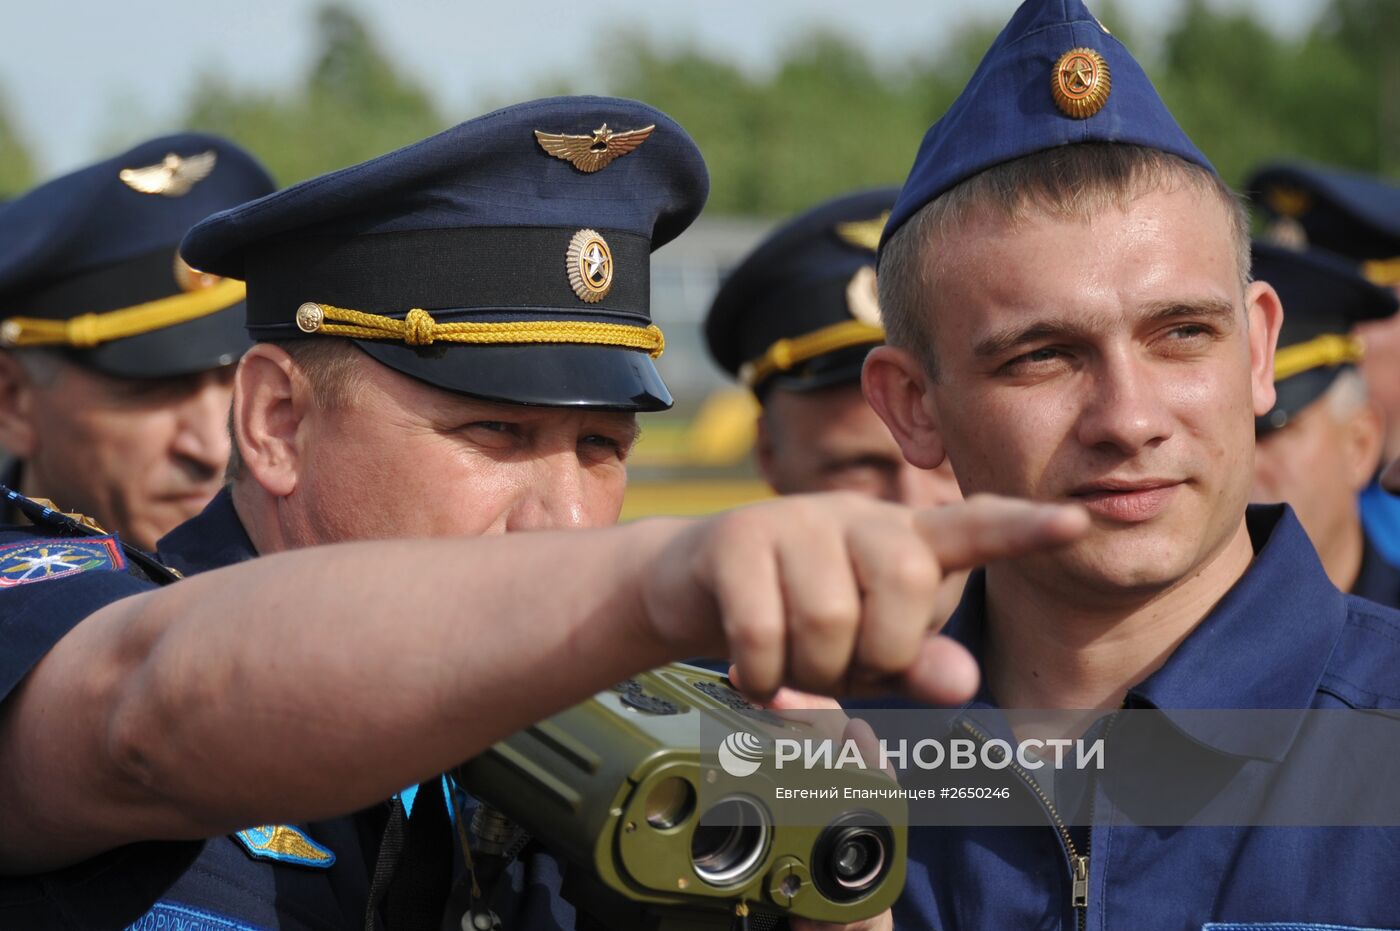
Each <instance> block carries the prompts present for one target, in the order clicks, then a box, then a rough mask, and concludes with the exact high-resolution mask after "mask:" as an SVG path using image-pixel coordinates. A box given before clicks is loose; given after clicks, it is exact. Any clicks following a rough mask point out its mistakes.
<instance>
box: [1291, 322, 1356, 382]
mask: <svg viewBox="0 0 1400 931" xmlns="http://www.w3.org/2000/svg"><path fill="white" fill-rule="evenodd" d="M1365 354H1366V345H1365V344H1364V343H1363V342H1361V340H1359V339H1357V338H1356V337H1355V336H1340V335H1338V334H1336V333H1324V334H1323V335H1322V336H1319V337H1316V338H1315V339H1310V340H1308V341H1307V342H1306V343H1295V344H1294V345H1292V346H1285V347H1283V348H1282V349H1280V350H1278V351H1277V352H1275V353H1274V381H1283V380H1284V379H1285V378H1292V377H1293V376H1294V375H1301V374H1303V373H1304V372H1310V371H1312V370H1313V369H1318V368H1322V367H1323V366H1331V365H1346V364H1347V363H1348V362H1357V361H1360V359H1361V357H1362V356H1364V355H1365Z"/></svg>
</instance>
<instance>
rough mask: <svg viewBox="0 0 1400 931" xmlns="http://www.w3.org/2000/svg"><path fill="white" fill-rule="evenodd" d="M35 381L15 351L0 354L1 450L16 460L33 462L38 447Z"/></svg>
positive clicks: (0, 352) (36, 388)
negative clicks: (35, 420) (35, 425)
mask: <svg viewBox="0 0 1400 931" xmlns="http://www.w3.org/2000/svg"><path fill="white" fill-rule="evenodd" d="M37 390H39V388H38V386H37V385H35V384H34V379H33V378H31V377H30V375H29V372H28V371H26V370H25V367H24V366H23V365H22V364H21V363H20V360H19V358H18V357H17V356H16V355H15V354H14V353H13V352H6V351H0V447H3V448H4V450H5V451H6V452H8V453H9V454H10V455H12V456H14V457H15V458H16V459H32V458H33V457H34V453H35V452H36V450H37V446H38V436H37V433H36V431H35V430H34V404H35V397H34V392H35V391H37Z"/></svg>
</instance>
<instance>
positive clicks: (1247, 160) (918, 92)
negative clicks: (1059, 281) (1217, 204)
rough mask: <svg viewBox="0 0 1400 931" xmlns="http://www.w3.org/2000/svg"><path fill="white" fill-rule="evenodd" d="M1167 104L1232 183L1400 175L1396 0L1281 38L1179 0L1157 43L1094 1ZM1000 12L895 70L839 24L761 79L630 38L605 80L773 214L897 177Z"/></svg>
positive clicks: (1195, 0) (730, 205)
mask: <svg viewBox="0 0 1400 931" xmlns="http://www.w3.org/2000/svg"><path fill="white" fill-rule="evenodd" d="M1095 8H1096V9H1097V10H1098V11H1099V14H1100V18H1101V19H1102V20H1103V21H1104V22H1105V24H1108V25H1109V28H1110V29H1112V30H1113V33H1114V35H1116V36H1117V37H1118V38H1119V39H1121V40H1122V41H1124V42H1125V43H1127V44H1128V45H1129V47H1130V48H1133V49H1134V52H1135V54H1137V55H1138V57H1139V60H1141V61H1143V62H1144V65H1145V67H1146V68H1147V70H1148V72H1149V74H1150V75H1151V76H1152V78H1153V80H1154V82H1155V83H1156V84H1157V87H1158V89H1159V91H1160V92H1161V93H1162V96H1163V98H1164V99H1165V100H1166V102H1167V104H1168V106H1169V107H1170V108H1171V110H1172V112H1173V113H1174V114H1175V115H1176V117H1177V119H1178V120H1179V121H1180V122H1181V124H1182V126H1183V127H1184V128H1185V129H1186V131H1187V133H1188V134H1190V136H1191V137H1192V139H1194V140H1195V141H1196V143H1197V144H1198V145H1199V146H1200V147H1201V148H1202V150H1204V151H1205V153H1206V154H1207V156H1208V157H1210V158H1211V160H1212V161H1213V162H1214V163H1215V165H1216V167H1217V168H1218V169H1219V170H1220V172H1221V174H1222V175H1224V177H1225V178H1226V180H1228V181H1230V182H1231V183H1233V184H1235V185H1239V184H1240V183H1242V182H1243V180H1244V179H1245V177H1246V176H1247V175H1248V173H1249V172H1250V170H1252V169H1253V168H1255V167H1257V166H1258V165H1259V164H1260V163H1262V162H1264V161H1268V160H1271V159H1278V158H1288V157H1301V158H1306V159H1310V160H1313V161H1319V162H1328V163H1331V164H1335V165H1341V166H1347V167H1352V168H1356V169H1359V170H1362V171H1372V172H1380V173H1389V174H1392V175H1395V174H1400V55H1396V54H1395V49H1394V37H1395V36H1398V35H1400V3H1397V2H1395V0H1332V4H1331V5H1330V6H1329V8H1328V10H1327V11H1326V14H1325V15H1324V16H1323V18H1322V20H1321V21H1320V23H1319V24H1318V26H1317V28H1315V29H1313V30H1311V31H1309V32H1308V33H1307V34H1306V35H1305V36H1303V37H1301V38H1298V39H1292V38H1284V37H1281V36H1279V35H1278V34H1276V33H1275V32H1274V31H1273V30H1272V29H1271V28H1269V26H1268V25H1267V24H1266V23H1265V22H1263V21H1261V20H1259V19H1257V18H1255V17H1254V15H1252V14H1250V13H1248V12H1244V11H1242V10H1240V9H1239V8H1238V7H1226V6H1225V5H1224V4H1217V3H1207V2H1206V0H1186V3H1185V4H1184V6H1183V8H1182V10H1181V12H1180V14H1179V15H1178V18H1177V20H1176V22H1175V24H1174V26H1173V27H1172V28H1171V30H1170V31H1169V32H1168V34H1167V35H1166V36H1165V37H1164V39H1163V40H1162V41H1161V42H1160V43H1159V44H1158V45H1157V46H1155V47H1146V46H1145V45H1144V44H1142V43H1140V42H1139V40H1138V36H1137V34H1136V33H1135V32H1134V30H1133V24H1132V22H1131V21H1130V20H1129V19H1127V18H1126V16H1125V15H1124V13H1123V9H1122V4H1121V3H1120V2H1114V0H1110V2H1104V3H1098V4H1095ZM997 28H999V24H990V23H977V22H973V23H965V24H963V25H962V26H961V27H959V28H957V29H955V30H954V31H953V32H952V33H951V34H950V35H947V36H944V37H942V39H941V40H940V41H937V42H930V43H929V47H930V48H933V49H937V51H935V52H933V53H932V54H929V55H926V56H923V57H922V58H921V59H920V60H917V61H913V62H909V63H906V64H905V65H904V66H903V67H901V68H898V69H896V70H880V69H878V68H877V67H876V63H875V61H874V60H873V59H872V57H871V56H869V55H867V54H865V53H864V52H863V51H861V50H860V49H858V48H857V47H855V46H853V45H851V44H850V43H849V42H847V41H846V40H844V39H842V38H841V37H839V36H836V35H833V34H829V33H821V34H815V35H811V36H808V37H807V38H806V39H803V40H802V41H799V42H797V43H796V44H794V45H793V46H791V47H790V48H789V49H788V50H787V52H786V53H785V54H784V55H783V57H782V58H781V60H780V61H779V63H778V67H777V69H776V71H775V72H774V74H773V75H772V76H771V77H769V78H757V77H751V76H748V75H746V74H745V73H742V72H740V71H738V70H737V69H735V68H734V67H733V66H731V65H728V64H726V63H724V62H722V61H721V60H719V59H716V58H712V57H708V56H706V55H703V54H701V53H698V52H696V51H694V50H682V51H678V52H672V53H670V54H662V53H659V52H657V51H655V50H654V49H650V48H649V47H648V43H647V42H646V41H645V40H643V39H635V40H634V41H633V42H631V43H629V46H630V47H639V48H641V49H643V51H641V52H639V53H638V55H637V57H636V58H634V59H632V60H631V61H629V62H626V63H625V64H624V65H623V66H622V67H620V68H618V69H617V70H616V71H615V72H614V74H613V75H612V85H611V90H612V91H613V92H615V93H619V94H623V95H626V96H631V97H638V98H641V99H643V100H646V101H648V102H650V103H653V104H655V105H657V106H659V107H660V108H661V109H663V110H666V111H667V112H668V113H671V114H672V115H674V116H675V117H676V118H677V119H678V120H679V121H680V123H681V125H683V126H685V127H686V128H687V129H688V130H690V132H691V133H692V135H693V136H694V137H695V140H696V142H697V143H699V145H700V149H701V151H703V152H704V153H705V157H706V161H707V162H708V163H709V165H710V168H711V173H712V176H713V193H712V195H711V199H710V204H711V209H713V210H715V211H717V212H722V213H756V214H766V215H781V214H784V213H790V212H793V211H796V210H800V209H802V208H804V207H806V206H808V205H810V204H812V203H814V202H816V201H818V200H821V199H822V198H824V197H827V196H830V195H833V194H836V193H838V192H841V191H846V190H850V189H852V188H856V187H861V186H866V185H872V184H882V183H897V182H898V181H899V180H900V179H901V178H902V177H903V175H904V172H905V171H906V170H907V168H908V166H909V163H910V161H911V160H912V158H913V155H914V151H915V147H916V146H917V144H918V141H919V139H921V138H922V136H923V133H924V131H925V130H926V129H927V127H928V126H929V125H930V124H931V123H932V122H933V121H934V120H936V119H937V118H938V116H939V115H940V114H942V113H943V112H944V110H946V108H947V106H948V105H949V104H950V103H951V102H952V101H953V99H954V97H955V96H956V95H957V94H958V92H959V91H960V90H961V89H962V87H963V86H964V84H965V83H966V82H967V80H968V78H969V77H970V76H971V74H972V71H973V70H974V69H975V68H976V66H977V63H978V62H979V61H980V60H981V56H982V53H983V52H984V51H985V49H986V48H987V46H988V45H989V44H990V43H991V41H992V38H993V37H994V35H995V33H996V30H997Z"/></svg>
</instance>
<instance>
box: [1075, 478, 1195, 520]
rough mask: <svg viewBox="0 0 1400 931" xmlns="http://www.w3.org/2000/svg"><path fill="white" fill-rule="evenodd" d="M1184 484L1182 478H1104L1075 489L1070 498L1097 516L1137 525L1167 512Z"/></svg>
mask: <svg viewBox="0 0 1400 931" xmlns="http://www.w3.org/2000/svg"><path fill="white" fill-rule="evenodd" d="M1181 485H1182V482H1181V480H1180V479H1163V478H1142V479H1130V480H1129V479H1122V480H1118V479H1103V480H1101V481H1097V482H1086V483H1085V484H1083V485H1080V486H1078V487H1076V488H1074V489H1072V490H1071V491H1070V493H1069V496H1070V499H1071V500H1074V501H1078V502H1079V503H1080V504H1082V505H1084V507H1085V508H1087V509H1088V511H1089V513H1091V514H1093V515H1094V516H1095V517H1103V518H1107V519H1108V520H1113V521H1118V522H1120V523H1126V524H1136V523H1141V522H1142V521H1148V520H1151V519H1152V518H1154V517H1156V516H1157V515H1159V514H1161V513H1162V512H1163V511H1164V510H1166V508H1167V505H1169V504H1170V503H1171V501H1172V498H1173V497H1175V495H1176V492H1177V489H1178V488H1180V487H1181Z"/></svg>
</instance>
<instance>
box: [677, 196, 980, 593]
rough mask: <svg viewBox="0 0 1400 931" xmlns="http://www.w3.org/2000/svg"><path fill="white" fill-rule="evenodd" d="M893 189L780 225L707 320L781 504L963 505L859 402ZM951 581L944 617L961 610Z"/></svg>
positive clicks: (949, 483)
mask: <svg viewBox="0 0 1400 931" xmlns="http://www.w3.org/2000/svg"><path fill="white" fill-rule="evenodd" d="M896 194H898V189H896V188H881V189H876V190H869V191H860V192H857V193H853V194H847V195H843V196H841V197H838V198H835V199H834V200H829V201H825V202H823V203H821V204H818V205H817V206H815V207H813V208H812V209H810V210H807V211H805V212H804V213H801V214H799V215H798V216H796V217H794V218H792V219H791V220H789V221H788V222H787V223H784V224H783V225H782V226H781V227H779V228H778V229H777V230H776V231H774V232H773V233H772V234H771V235H770V236H768V237H767V238H766V239H765V240H763V242H761V243H759V244H758V245H757V246H756V247H755V248H754V250H753V251H752V252H750V253H749V254H748V255H747V256H746V257H745V258H744V260H743V261H742V262H741V263H740V264H739V266H738V267H737V268H736V269H735V270H734V271H733V272H732V273H731V274H730V276H729V277H728V278H727V279H726V280H725V283H724V286H723V287H722V288H720V291H719V293H718V294H717V295H716V297H715V300H714V302H713V304H711V306H710V311H709V314H708V315H707V317H706V319H705V339H706V344H707V345H708V347H709V350H710V355H711V357H713V358H714V360H715V362H716V363H717V364H718V365H719V366H720V367H721V368H723V369H724V370H725V371H727V372H729V374H730V375H732V376H733V377H734V378H735V379H737V380H738V381H739V382H741V383H742V384H743V385H744V386H745V387H747V388H748V389H749V390H751V391H752V392H753V393H754V397H755V398H757V399H758V402H759V404H761V405H762V411H761V413H760V415H759V418H758V443H757V449H756V453H757V460H758V467H759V471H760V472H761V473H762V474H763V477H764V479H765V480H766V481H767V482H768V484H769V485H770V486H772V488H773V490H774V491H776V492H777V493H778V494H780V495H791V494H805V493H810V492H817V491H855V492H860V493H861V494H867V495H871V496H873V497H876V498H880V499H882V500H885V501H894V502H898V503H900V504H907V505H910V506H912V507H928V506H932V505H938V504H947V503H949V502H952V501H960V500H962V494H961V493H960V492H959V491H958V483H957V479H955V478H954V477H953V471H952V468H951V467H950V466H948V465H947V464H946V463H945V464H944V465H942V466H940V467H939V468H937V469H932V470H929V469H920V468H917V467H915V466H913V465H911V464H910V463H908V462H906V461H905V459H904V456H903V454H902V453H901V452H900V451H899V446H898V445H897V444H896V443H895V441H894V437H892V436H890V432H889V428H888V427H886V426H885V425H884V423H883V422H882V421H881V420H880V418H879V417H878V416H876V414H875V412H874V411H873V410H871V409H870V405H869V404H867V403H866V401H865V397H864V395H862V394H861V391H860V370H861V365H862V363H864V361H865V356H866V353H868V352H869V351H870V349H871V348H872V347H874V346H878V345H880V344H881V343H883V342H884V339H885V331H884V327H883V325H882V324H881V322H880V309H879V302H878V298H877V296H876V293H875V248H876V246H877V245H878V244H879V241H880V231H881V230H882V229H883V228H884V223H885V218H886V217H888V216H889V212H890V208H891V207H892V206H894V201H895V195H896ZM961 589H962V578H961V576H954V577H950V578H949V580H948V582H947V584H945V585H944V597H943V598H942V599H940V609H939V610H940V617H946V616H947V615H948V614H949V613H951V612H952V609H953V607H954V605H956V604H957V599H958V595H959V593H960V592H961Z"/></svg>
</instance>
